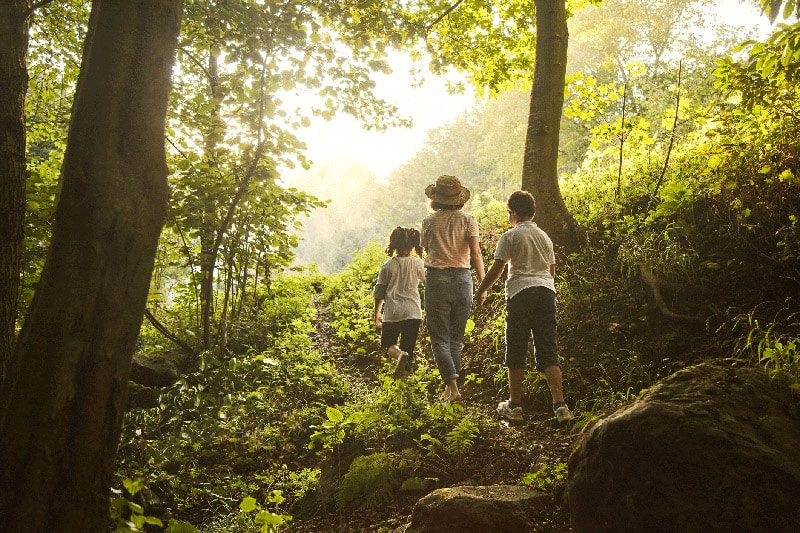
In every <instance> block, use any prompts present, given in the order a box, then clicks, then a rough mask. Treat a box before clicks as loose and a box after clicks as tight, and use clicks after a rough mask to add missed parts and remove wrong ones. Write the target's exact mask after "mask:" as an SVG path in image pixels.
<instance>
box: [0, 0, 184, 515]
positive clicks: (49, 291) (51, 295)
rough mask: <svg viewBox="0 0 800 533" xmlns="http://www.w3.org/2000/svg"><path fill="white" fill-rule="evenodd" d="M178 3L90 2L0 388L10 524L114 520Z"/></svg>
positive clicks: (3, 484)
mask: <svg viewBox="0 0 800 533" xmlns="http://www.w3.org/2000/svg"><path fill="white" fill-rule="evenodd" d="M181 11H182V2H181V0H94V1H93V3H92V14H91V17H90V20H89V29H88V34H87V37H86V43H85V46H84V53H83V59H82V64H81V74H80V77H79V80H78V86H77V90H76V96H75V102H74V105H73V113H72V119H71V123H70V129H69V134H68V141H67V149H66V153H65V156H64V163H63V167H62V173H61V183H60V192H59V198H58V204H57V208H56V215H55V222H54V226H53V237H52V241H51V245H50V249H49V251H48V256H47V260H46V263H45V266H44V269H43V271H42V276H41V280H40V282H39V285H38V287H37V291H36V295H35V297H34V300H33V302H32V304H31V307H30V309H29V312H28V315H27V317H26V320H25V323H24V326H23V329H22V332H21V333H20V337H19V339H18V342H17V347H16V350H15V352H14V355H13V357H12V359H11V364H10V366H9V372H8V375H7V379H6V380H5V381H4V383H3V386H2V389H0V402H1V403H0V457H2V460H3V466H2V469H0V524H2V528H3V529H4V530H7V531H108V520H109V519H108V516H109V488H110V485H111V481H112V476H113V468H114V456H115V453H116V449H117V445H118V440H119V435H120V430H121V424H122V417H123V414H124V412H125V404H126V399H127V383H128V374H129V370H130V363H131V356H132V353H133V350H134V347H135V342H136V339H137V336H138V332H139V327H140V325H141V321H142V316H143V313H144V308H145V302H146V300H147V294H148V290H149V284H150V276H151V272H152V268H153V262H154V257H155V253H156V248H157V244H158V238H159V234H160V231H161V228H162V226H163V223H164V217H165V215H166V207H167V165H166V156H165V151H164V138H165V137H164V123H165V116H166V106H167V99H168V95H169V90H170V73H171V67H172V63H173V60H174V54H175V46H176V43H177V36H178V31H179V27H180V18H181Z"/></svg>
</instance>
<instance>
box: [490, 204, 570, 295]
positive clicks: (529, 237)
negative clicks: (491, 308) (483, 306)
mask: <svg viewBox="0 0 800 533" xmlns="http://www.w3.org/2000/svg"><path fill="white" fill-rule="evenodd" d="M494 258H495V259H499V260H501V261H507V262H508V263H509V267H508V277H507V278H506V298H507V299H509V300H510V299H511V298H513V297H514V296H515V295H517V294H518V293H519V292H521V291H523V290H524V289H527V288H528V287H547V288H548V289H550V290H551V291H553V292H556V284H555V280H554V279H553V276H552V275H551V274H550V265H554V264H556V256H555V252H554V251H553V241H551V240H550V237H549V236H548V235H547V233H545V232H544V231H543V230H542V229H541V228H539V226H537V225H536V223H535V222H533V221H528V220H526V221H522V222H517V225H516V226H514V227H513V228H511V229H510V230H508V231H506V232H505V233H503V234H502V235H501V236H500V240H498V241H497V250H495V252H494Z"/></svg>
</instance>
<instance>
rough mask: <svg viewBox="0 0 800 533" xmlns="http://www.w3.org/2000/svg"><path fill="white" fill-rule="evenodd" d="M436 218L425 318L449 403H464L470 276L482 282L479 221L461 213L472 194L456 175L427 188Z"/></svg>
mask: <svg viewBox="0 0 800 533" xmlns="http://www.w3.org/2000/svg"><path fill="white" fill-rule="evenodd" d="M425 196H427V197H428V198H430V200H431V203H430V206H431V209H433V211H434V212H433V213H432V214H431V215H428V216H427V217H425V218H424V219H423V220H422V247H423V249H424V250H425V251H426V252H427V256H426V257H425V270H426V274H425V317H426V321H427V324H428V333H429V334H430V337H431V350H432V351H433V357H434V359H435V360H436V366H437V367H438V369H439V374H440V375H441V377H442V381H443V382H444V385H445V388H444V399H445V401H450V402H455V401H459V400H460V399H461V393H460V392H459V390H458V383H457V380H458V373H459V372H460V371H461V350H462V348H463V346H464V331H465V329H466V327H467V319H468V318H469V314H470V311H471V309H472V273H471V271H470V266H472V267H474V268H475V271H476V273H477V275H478V282H481V281H483V276H484V268H483V256H482V255H481V249H480V245H479V243H478V222H477V221H476V220H475V217H473V216H472V215H468V214H466V213H464V212H463V211H462V210H461V209H462V208H463V207H464V204H465V203H466V202H467V200H469V189H467V188H466V187H464V186H462V185H461V182H460V181H459V179H458V178H457V177H455V176H439V177H438V178H437V179H436V183H435V184H431V185H428V187H426V188H425Z"/></svg>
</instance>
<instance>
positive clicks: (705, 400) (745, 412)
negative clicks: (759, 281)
mask: <svg viewBox="0 0 800 533" xmlns="http://www.w3.org/2000/svg"><path fill="white" fill-rule="evenodd" d="M790 384H791V381H790V380H789V379H788V378H785V377H782V376H778V377H776V378H774V379H770V378H768V377H767V376H766V375H765V374H764V372H763V371H762V370H760V369H755V368H750V367H747V366H745V365H744V364H742V363H740V362H737V361H733V360H724V361H718V362H715V363H706V364H701V365H697V366H694V367H691V368H687V369H685V370H682V371H680V372H678V373H676V374H674V375H673V376H670V377H669V378H667V379H665V380H664V381H662V382H661V383H659V384H657V385H656V386H654V387H652V388H651V389H650V390H649V391H646V392H645V393H643V394H642V395H641V396H640V397H639V398H638V399H637V400H636V401H635V402H633V403H632V404H630V405H628V406H627V407H624V408H622V409H620V410H618V411H616V412H614V413H613V414H611V415H609V416H608V417H606V418H603V419H601V420H599V421H597V422H596V423H595V424H594V425H592V426H590V427H589V428H587V430H586V431H585V433H584V436H583V437H582V439H581V441H580V442H579V443H578V445H577V446H576V449H575V450H574V451H573V454H572V456H571V457H570V460H569V476H568V492H569V505H570V515H571V520H572V526H573V529H574V531H575V532H576V533H584V532H591V533H599V532H615V533H624V532H637V533H638V532H642V531H647V532H661V531H663V532H676V531H680V532H695V531H696V532H701V531H702V532H709V531H720V532H722V531H724V532H738V531H742V532H744V531H747V532H751V531H769V532H771V533H776V532H789V531H791V532H797V531H800V419H799V418H798V412H797V408H798V404H797V402H796V400H795V399H794V398H793V396H792V392H791V390H790Z"/></svg>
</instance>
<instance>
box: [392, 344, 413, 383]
mask: <svg viewBox="0 0 800 533" xmlns="http://www.w3.org/2000/svg"><path fill="white" fill-rule="evenodd" d="M392 348H394V346H393V347H392ZM390 349H391V348H390ZM398 350H399V348H398ZM410 360H411V357H410V356H409V355H408V352H400V355H398V356H397V364H396V365H394V373H393V374H392V375H393V376H394V379H405V378H407V377H408V374H409V373H410V372H409V370H408V363H409V361H410Z"/></svg>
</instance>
